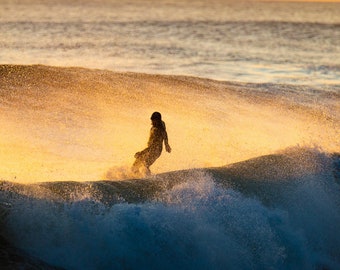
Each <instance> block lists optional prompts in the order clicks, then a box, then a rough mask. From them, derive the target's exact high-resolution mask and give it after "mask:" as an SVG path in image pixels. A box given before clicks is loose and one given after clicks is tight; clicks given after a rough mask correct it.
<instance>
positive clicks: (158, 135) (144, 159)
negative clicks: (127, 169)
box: [132, 112, 171, 175]
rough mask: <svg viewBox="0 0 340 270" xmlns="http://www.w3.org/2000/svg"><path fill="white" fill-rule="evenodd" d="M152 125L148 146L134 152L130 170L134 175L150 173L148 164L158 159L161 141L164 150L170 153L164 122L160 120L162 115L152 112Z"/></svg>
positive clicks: (161, 147)
mask: <svg viewBox="0 0 340 270" xmlns="http://www.w3.org/2000/svg"><path fill="white" fill-rule="evenodd" d="M151 122H152V127H151V130H150V137H149V141H148V147H147V148H145V149H144V150H142V151H140V152H137V153H136V154H135V158H136V160H135V162H134V163H133V165H132V172H133V173H134V174H136V175H150V174H151V172H150V166H151V165H152V164H153V163H154V162H155V161H156V159H158V158H159V157H160V155H161V153H162V150H163V142H164V145H165V150H166V151H167V152H168V153H170V152H171V147H170V145H169V142H168V134H167V132H166V127H165V123H164V122H163V121H162V115H161V114H160V113H159V112H154V113H153V114H152V115H151Z"/></svg>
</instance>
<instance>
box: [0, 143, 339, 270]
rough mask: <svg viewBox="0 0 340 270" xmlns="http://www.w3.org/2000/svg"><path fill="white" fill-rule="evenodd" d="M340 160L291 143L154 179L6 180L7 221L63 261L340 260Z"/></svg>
mask: <svg viewBox="0 0 340 270" xmlns="http://www.w3.org/2000/svg"><path fill="white" fill-rule="evenodd" d="M339 161H340V159H339V155H338V154H333V155H329V154H326V153H323V152H320V151H319V150H316V149H301V148H294V149H287V150H285V151H282V152H281V153H278V154H273V155H266V156H262V157H258V158H254V159H250V160H248V161H244V162H239V163H235V164H231V165H228V166H223V167H213V168H202V169H191V170H181V171H175V172H169V173H162V174H159V175H155V176H153V177H151V178H148V179H131V180H124V181H95V182H93V181H91V182H42V183H35V184H30V185H27V184H26V185H22V184H18V183H17V184H15V183H13V182H2V183H1V185H0V196H1V197H0V200H1V201H2V202H6V203H7V205H10V209H9V210H8V214H7V217H6V219H5V221H3V223H4V224H2V225H1V227H2V229H3V230H2V231H3V234H4V235H5V236H6V238H7V239H8V241H9V242H10V243H11V244H12V245H14V246H16V247H18V248H20V249H22V250H24V251H25V252H27V253H28V254H29V255H30V256H34V257H36V258H39V259H41V260H44V261H45V262H47V263H49V264H50V265H55V266H58V267H62V268H65V269H112V268H114V269H125V268H129V269H141V268H142V269H146V268H165V269H173V268H174V267H176V268H178V269H208V268H214V269H226V268H228V269H229V268H231V269H250V268H255V269H272V268H275V269H297V268H298V269H318V268H322V269H338V268H339V266H340V260H339V258H340V254H339V250H340V249H339V247H340V234H339V230H338V229H337V227H338V225H337V224H339V221H340V212H339V209H340V208H339V206H340V197H339V178H338V174H337V173H338V172H339Z"/></svg>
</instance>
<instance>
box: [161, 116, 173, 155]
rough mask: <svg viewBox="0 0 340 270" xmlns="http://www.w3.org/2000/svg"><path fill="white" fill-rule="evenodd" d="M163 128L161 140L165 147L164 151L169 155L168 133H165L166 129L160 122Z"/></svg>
mask: <svg viewBox="0 0 340 270" xmlns="http://www.w3.org/2000/svg"><path fill="white" fill-rule="evenodd" d="M162 124H163V127H164V131H163V139H164V145H165V150H166V151H167V152H168V153H171V147H170V145H169V140H168V133H167V132H166V127H165V123H164V122H163V121H162Z"/></svg>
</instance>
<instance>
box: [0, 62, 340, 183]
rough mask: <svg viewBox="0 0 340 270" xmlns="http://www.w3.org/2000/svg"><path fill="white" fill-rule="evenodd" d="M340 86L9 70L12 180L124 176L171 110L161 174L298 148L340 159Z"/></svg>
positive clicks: (0, 83) (5, 105)
mask: <svg viewBox="0 0 340 270" xmlns="http://www.w3.org/2000/svg"><path fill="white" fill-rule="evenodd" d="M338 99H339V96H338V94H337V89H336V88H332V87H331V88H330V89H324V88H317V87H309V86H304V85H300V86H299V85H298V86H296V85H287V84H286V85H285V84H281V85H280V84H251V83H237V82H225V81H216V80H210V79H205V78H197V77H187V76H167V75H152V74H138V73H129V72H127V73H117V72H111V71H106V70H91V69H85V68H77V67H73V68H64V67H51V66H41V65H33V66H16V65H1V66H0V100H1V115H0V123H1V125H2V127H3V128H2V129H1V130H0V147H1V149H2V151H1V152H0V158H1V160H2V162H3V166H2V167H1V168H0V177H1V179H4V180H9V181H14V182H21V183H29V182H39V181H40V182H41V181H66V180H72V181H74V180H77V181H91V180H98V179H105V177H106V176H109V178H106V179H109V180H110V179H113V178H115V179H120V178H121V175H122V172H121V171H123V174H124V168H128V167H129V166H131V164H132V163H133V154H134V153H135V152H137V151H138V150H140V149H141V148H143V147H144V145H145V143H146V139H147V137H148V131H149V130H148V129H149V125H150V123H149V121H150V120H149V117H150V115H151V113H152V112H153V111H161V112H162V114H163V115H164V119H165V121H166V124H167V129H168V134H169V139H170V144H171V145H172V148H173V149H174V151H173V152H172V153H171V155H167V154H164V155H162V156H161V158H160V159H159V160H157V162H156V163H155V164H154V165H153V166H152V168H151V169H152V171H153V172H154V173H155V174H159V173H161V172H166V171H174V170H182V169H188V168H197V167H212V166H223V165H226V164H231V163H235V162H238V161H242V160H247V159H250V158H253V157H257V156H263V155H267V154H272V153H275V151H278V150H280V149H284V148H287V147H291V146H297V145H300V146H308V147H314V146H317V147H320V148H321V149H323V150H324V151H326V152H339V142H338V140H337V138H338V130H339V129H340V127H339V123H340V121H339V118H340V114H339V111H340V110H339V102H337V101H338Z"/></svg>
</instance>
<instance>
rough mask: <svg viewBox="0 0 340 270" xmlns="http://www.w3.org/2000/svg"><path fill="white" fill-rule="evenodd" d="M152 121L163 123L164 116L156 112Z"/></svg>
mask: <svg viewBox="0 0 340 270" xmlns="http://www.w3.org/2000/svg"><path fill="white" fill-rule="evenodd" d="M151 120H156V121H161V120H162V115H161V114H160V113H159V112H154V113H153V114H152V115H151Z"/></svg>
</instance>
